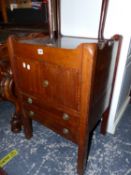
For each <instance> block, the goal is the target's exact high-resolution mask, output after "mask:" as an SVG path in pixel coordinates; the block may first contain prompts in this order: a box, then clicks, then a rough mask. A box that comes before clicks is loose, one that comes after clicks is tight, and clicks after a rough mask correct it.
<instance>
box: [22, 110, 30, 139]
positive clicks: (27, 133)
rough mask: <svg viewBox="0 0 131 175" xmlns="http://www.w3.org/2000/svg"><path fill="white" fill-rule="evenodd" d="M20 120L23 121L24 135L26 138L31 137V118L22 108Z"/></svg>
mask: <svg viewBox="0 0 131 175" xmlns="http://www.w3.org/2000/svg"><path fill="white" fill-rule="evenodd" d="M22 122H23V127H24V133H25V137H26V138H27V139H30V138H31V137H32V119H31V118H30V117H29V116H28V113H27V111H25V110H23V117H22Z"/></svg>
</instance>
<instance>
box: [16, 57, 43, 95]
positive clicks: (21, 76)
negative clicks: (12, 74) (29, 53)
mask: <svg viewBox="0 0 131 175" xmlns="http://www.w3.org/2000/svg"><path fill="white" fill-rule="evenodd" d="M39 72H40V70H39V63H38V62H37V61H33V60H29V59H28V60H26V59H24V58H20V57H17V58H16V76H17V82H18V87H19V89H20V90H21V91H22V92H25V93H30V94H32V95H35V94H36V95H37V94H38V93H39V90H40V79H39V77H40V76H39Z"/></svg>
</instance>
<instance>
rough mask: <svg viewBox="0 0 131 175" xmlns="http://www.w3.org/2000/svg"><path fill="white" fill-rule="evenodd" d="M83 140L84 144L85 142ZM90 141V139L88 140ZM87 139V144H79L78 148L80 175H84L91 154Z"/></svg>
mask: <svg viewBox="0 0 131 175" xmlns="http://www.w3.org/2000/svg"><path fill="white" fill-rule="evenodd" d="M83 140H84V139H83ZM83 140H82V142H83ZM88 140H89V138H88ZM88 140H87V139H86V141H85V142H83V143H82V144H79V146H78V160H77V173H78V175H84V172H85V169H86V164H87V158H88V153H89V147H88V146H89V143H88Z"/></svg>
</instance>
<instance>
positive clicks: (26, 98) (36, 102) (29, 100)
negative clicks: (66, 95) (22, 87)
mask: <svg viewBox="0 0 131 175" xmlns="http://www.w3.org/2000/svg"><path fill="white" fill-rule="evenodd" d="M21 95H22V100H23V102H24V103H25V104H28V105H33V106H38V107H40V108H43V106H44V109H46V110H47V111H51V112H52V113H56V115H59V114H60V113H61V111H62V112H63V111H65V112H66V111H68V113H69V114H70V115H72V116H76V117H78V118H79V116H80V113H79V112H78V111H76V110H74V109H71V108H68V107H66V106H64V105H59V104H57V103H51V102H49V101H48V100H47V98H44V97H43V96H41V97H39V96H37V97H35V96H32V95H29V94H25V93H22V92H21Z"/></svg>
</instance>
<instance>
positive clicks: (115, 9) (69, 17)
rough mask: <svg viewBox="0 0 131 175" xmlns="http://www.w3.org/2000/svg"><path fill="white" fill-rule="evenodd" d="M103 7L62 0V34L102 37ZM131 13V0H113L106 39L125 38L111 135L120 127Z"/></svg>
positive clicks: (89, 0) (97, 1) (92, 0)
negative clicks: (119, 112) (119, 111)
mask: <svg viewBox="0 0 131 175" xmlns="http://www.w3.org/2000/svg"><path fill="white" fill-rule="evenodd" d="M101 3H102V0H61V32H62V34H63V35H69V36H84V37H93V38H96V37H97V36H98V26H99V17H100V8H101ZM130 9H131V0H109V8H108V14H107V20H106V25H105V32H104V36H105V38H110V37H112V36H113V35H114V34H121V35H122V36H123V44H122V49H121V55H120V62H119V65H118V71H117V77H116V82H115V88H114V92H113V99H112V105H111V110H110V117H109V124H108V132H110V133H114V131H115V127H116V123H115V117H116V111H117V106H118V102H119V97H120V92H121V87H122V81H123V75H124V71H125V65H126V58H127V51H128V46H129V40H130V36H131V22H130V17H131V10H130ZM118 121H119V120H118Z"/></svg>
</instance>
